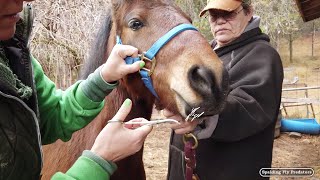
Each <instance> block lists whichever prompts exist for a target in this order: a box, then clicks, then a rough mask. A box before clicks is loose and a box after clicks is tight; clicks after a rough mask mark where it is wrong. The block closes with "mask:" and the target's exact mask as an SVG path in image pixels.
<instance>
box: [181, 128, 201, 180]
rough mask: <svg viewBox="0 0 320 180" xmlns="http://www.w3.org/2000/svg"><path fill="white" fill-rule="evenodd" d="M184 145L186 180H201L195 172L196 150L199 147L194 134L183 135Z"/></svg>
mask: <svg viewBox="0 0 320 180" xmlns="http://www.w3.org/2000/svg"><path fill="white" fill-rule="evenodd" d="M183 143H184V159H185V162H186V177H185V179H186V180H200V178H199V176H198V175H197V174H196V173H195V172H194V171H195V169H196V148H197V147H198V139H197V138H196V137H195V135H193V134H192V133H188V134H184V135H183Z"/></svg>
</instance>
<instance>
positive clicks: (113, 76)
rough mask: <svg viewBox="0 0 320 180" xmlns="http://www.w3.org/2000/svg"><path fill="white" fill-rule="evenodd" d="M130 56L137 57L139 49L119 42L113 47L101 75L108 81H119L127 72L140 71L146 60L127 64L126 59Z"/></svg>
mask: <svg viewBox="0 0 320 180" xmlns="http://www.w3.org/2000/svg"><path fill="white" fill-rule="evenodd" d="M128 56H132V57H137V56H138V49H137V48H135V47H133V46H130V45H121V44H117V45H115V46H114V47H113V49H112V51H111V53H110V56H109V57H108V60H107V62H106V63H105V64H104V65H103V67H102V69H101V75H102V77H103V79H104V80H105V81H107V82H114V81H118V80H119V79H121V78H123V77H124V76H126V75H127V74H130V73H134V72H137V71H139V70H140V69H141V68H142V67H144V65H145V62H144V61H137V62H135V63H133V64H126V62H125V61H124V59H125V58H126V57H128Z"/></svg>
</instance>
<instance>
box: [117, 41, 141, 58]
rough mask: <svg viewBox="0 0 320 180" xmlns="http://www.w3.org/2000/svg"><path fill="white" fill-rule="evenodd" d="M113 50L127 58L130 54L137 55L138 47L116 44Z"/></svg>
mask: <svg viewBox="0 0 320 180" xmlns="http://www.w3.org/2000/svg"><path fill="white" fill-rule="evenodd" d="M113 50H114V51H115V53H117V54H118V55H119V56H120V57H121V58H122V59H125V58H126V57H128V56H132V57H137V56H138V49H137V48H135V47H133V46H130V45H119V44H117V45H115V46H114V48H113Z"/></svg>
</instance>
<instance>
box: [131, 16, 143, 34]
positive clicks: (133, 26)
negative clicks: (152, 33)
mask: <svg viewBox="0 0 320 180" xmlns="http://www.w3.org/2000/svg"><path fill="white" fill-rule="evenodd" d="M142 27H143V23H142V22H141V21H139V20H138V19H132V20H130V21H129V28H131V29H132V30H134V31H136V30H138V29H140V28H142Z"/></svg>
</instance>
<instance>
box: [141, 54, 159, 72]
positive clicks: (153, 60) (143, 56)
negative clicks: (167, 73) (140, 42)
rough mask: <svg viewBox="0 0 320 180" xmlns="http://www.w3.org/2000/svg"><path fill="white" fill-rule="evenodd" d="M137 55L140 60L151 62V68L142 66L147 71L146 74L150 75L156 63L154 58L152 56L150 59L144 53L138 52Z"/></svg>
mask: <svg viewBox="0 0 320 180" xmlns="http://www.w3.org/2000/svg"><path fill="white" fill-rule="evenodd" d="M138 56H139V57H140V59H141V61H149V62H151V69H147V68H142V69H143V70H145V71H148V76H149V77H150V76H151V75H152V74H153V72H154V69H155V68H156V64H157V60H156V58H155V57H153V58H152V59H149V58H148V57H147V56H146V55H145V53H142V54H139V55H138Z"/></svg>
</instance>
